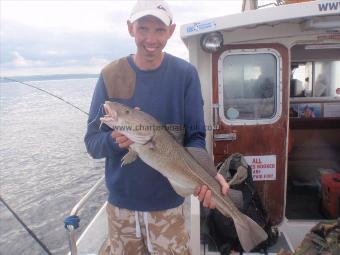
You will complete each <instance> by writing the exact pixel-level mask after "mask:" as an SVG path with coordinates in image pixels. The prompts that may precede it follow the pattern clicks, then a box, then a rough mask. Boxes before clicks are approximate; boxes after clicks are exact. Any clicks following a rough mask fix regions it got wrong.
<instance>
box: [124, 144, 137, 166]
mask: <svg viewBox="0 0 340 255" xmlns="http://www.w3.org/2000/svg"><path fill="white" fill-rule="evenodd" d="M137 157H138V153H137V152H136V151H134V150H132V149H131V148H129V151H128V153H126V154H125V155H124V157H123V158H122V159H121V161H122V164H121V166H125V165H128V164H130V163H132V162H133V161H135V160H136V159H137Z"/></svg>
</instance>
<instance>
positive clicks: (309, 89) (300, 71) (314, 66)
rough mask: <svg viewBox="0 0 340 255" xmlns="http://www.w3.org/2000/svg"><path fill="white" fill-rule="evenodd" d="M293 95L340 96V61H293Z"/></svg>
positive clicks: (291, 90) (291, 84)
mask: <svg viewBox="0 0 340 255" xmlns="http://www.w3.org/2000/svg"><path fill="white" fill-rule="evenodd" d="M291 70H292V71H291V72H292V77H291V81H290V96H291V97H337V96H338V97H339V96H340V91H339V90H340V86H339V84H340V61H315V62H313V61H311V62H304V63H293V64H292V66H291Z"/></svg>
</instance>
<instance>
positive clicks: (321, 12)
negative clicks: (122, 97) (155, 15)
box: [181, 0, 340, 41]
mask: <svg viewBox="0 0 340 255" xmlns="http://www.w3.org/2000/svg"><path fill="white" fill-rule="evenodd" d="M331 15H334V17H335V22H336V26H337V27H339V28H340V2H339V1H338V0H321V1H311V2H303V3H297V4H287V5H280V6H276V7H271V8H262V9H257V10H249V11H245V12H242V13H238V14H232V15H226V16H222V17H216V18H211V19H205V20H202V21H198V22H193V23H189V24H184V25H182V26H181V37H182V39H183V40H184V41H186V39H187V38H189V37H192V36H196V35H199V34H204V33H207V32H212V31H220V30H224V31H228V30H234V29H237V28H252V27H256V26H259V25H262V24H266V25H276V24H279V23H283V22H294V23H302V22H304V21H305V20H307V19H310V18H311V17H322V16H331ZM333 22H334V21H333Z"/></svg>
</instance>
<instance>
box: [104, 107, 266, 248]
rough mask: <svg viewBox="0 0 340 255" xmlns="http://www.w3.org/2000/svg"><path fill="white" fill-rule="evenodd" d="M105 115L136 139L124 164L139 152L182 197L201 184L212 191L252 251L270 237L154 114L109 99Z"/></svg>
mask: <svg viewBox="0 0 340 255" xmlns="http://www.w3.org/2000/svg"><path fill="white" fill-rule="evenodd" d="M104 109H105V112H106V115H105V116H104V117H102V118H101V122H102V123H104V124H106V125H108V126H109V127H110V128H112V129H114V130H116V131H118V132H120V133H122V134H124V135H125V136H126V137H128V138H129V139H130V140H131V141H133V142H134V143H133V144H131V145H130V148H129V152H128V153H127V154H126V155H125V156H124V157H123V159H122V164H123V165H124V164H129V163H131V162H133V161H134V160H135V159H136V158H137V155H138V156H139V158H140V159H141V160H143V161H144V162H145V163H146V164H148V165H149V166H151V167H152V168H154V169H155V170H157V171H158V172H160V173H161V174H162V175H164V176H165V177H166V178H168V180H169V182H170V183H171V185H172V187H173V188H174V190H175V191H176V192H177V193H178V194H179V195H180V196H183V197H186V196H189V195H191V194H193V193H194V192H195V190H196V188H197V187H198V186H200V185H206V186H208V188H209V189H210V190H211V191H212V194H213V199H214V201H215V203H216V208H217V209H218V210H219V211H220V212H221V213H222V214H223V215H225V216H227V217H231V218H232V219H233V221H234V224H235V228H236V232H237V235H238V238H239V240H240V243H241V245H242V248H243V249H244V250H245V251H246V252H249V251H251V250H252V249H253V248H254V247H256V246H257V245H258V244H259V243H261V242H262V241H264V240H266V239H267V234H266V232H265V231H264V230H263V229H262V228H261V227H260V226H259V225H258V224H257V223H256V222H255V221H253V220H252V219H251V218H249V217H248V216H246V215H244V214H243V213H241V212H240V211H239V210H238V209H237V207H236V206H235V204H234V203H233V202H232V201H231V199H230V197H229V196H228V195H226V196H224V195H223V194H222V193H221V186H220V184H219V183H218V181H217V180H215V179H214V178H213V177H212V176H210V175H209V174H208V173H207V171H206V170H205V169H204V167H202V165H201V164H200V163H198V161H197V160H195V158H194V157H193V156H192V155H191V154H190V153H189V152H188V151H187V150H186V149H185V148H184V147H183V146H182V145H181V144H179V143H178V142H177V141H176V139H175V138H174V136H173V135H172V134H170V133H169V132H168V131H167V130H166V128H164V127H163V126H162V125H161V124H160V123H159V122H158V121H157V120H156V119H155V118H153V117H152V116H151V115H149V114H147V113H145V112H142V111H140V110H138V109H132V108H130V107H128V106H126V105H122V104H120V103H116V102H110V101H106V102H105V104H104Z"/></svg>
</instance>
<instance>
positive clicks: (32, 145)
mask: <svg viewBox="0 0 340 255" xmlns="http://www.w3.org/2000/svg"><path fill="white" fill-rule="evenodd" d="M28 83H31V84H33V85H35V86H38V87H41V88H43V89H45V90H47V91H49V92H51V93H54V94H56V95H58V96H60V97H62V98H64V99H66V100H67V101H70V102H72V103H73V104H75V105H77V106H78V107H80V108H81V109H83V110H85V111H86V112H88V110H89V105H90V101H91V97H92V92H93V88H94V86H95V83H96V79H73V80H58V81H35V82H28ZM0 95H1V97H0V144H1V146H0V166H1V170H0V193H1V196H2V198H3V199H4V200H5V201H6V202H7V203H8V204H9V205H10V206H11V207H12V209H13V210H14V211H15V212H16V213H17V214H18V215H19V217H20V218H21V219H22V220H23V221H24V222H25V223H26V224H27V225H28V226H29V228H30V229H31V230H33V232H34V233H35V234H36V235H37V236H38V237H39V238H40V239H41V240H42V242H43V243H45V244H46V246H47V247H48V249H50V251H51V252H52V253H53V254H58V255H59V254H66V253H67V251H68V242H67V235H66V232H65V230H64V226H63V219H64V217H65V216H67V215H68V214H69V212H70V210H71V209H72V207H73V206H74V205H75V204H76V203H77V202H78V201H79V199H80V198H81V197H82V196H83V195H84V194H85V193H86V192H87V191H88V190H89V189H90V188H91V187H92V186H93V185H94V183H96V181H97V180H98V179H99V178H100V177H101V176H102V175H103V173H104V171H103V161H102V160H93V159H91V158H90V157H89V156H88V154H87V153H86V149H85V145H84V143H83V137H84V133H85V130H86V121H87V115H85V114H84V113H82V112H80V111H79V110H77V109H74V108H72V107H71V106H69V105H67V104H65V103H64V102H62V101H60V100H58V99H56V98H54V97H52V96H50V95H47V94H45V93H43V92H40V91H37V90H35V89H32V88H30V87H27V86H24V85H22V84H19V83H0ZM105 199H106V192H105V187H102V188H101V189H100V192H98V194H96V195H95V196H94V197H93V199H91V201H90V203H89V204H88V205H87V206H86V208H85V209H84V210H83V211H82V212H81V222H80V224H81V228H80V231H81V230H82V229H83V228H84V227H85V226H86V224H87V223H88V221H89V219H90V218H91V217H92V216H93V215H94V214H95V213H96V211H97V210H98V209H99V207H100V206H101V204H102V203H103V202H104V200H105ZM0 254H1V255H13V254H20V255H25V254H27V255H32V254H34V255H35V254H37V255H40V254H46V253H45V252H44V250H43V249H42V248H41V247H40V246H39V245H38V244H37V243H36V241H35V240H34V239H33V238H32V237H31V236H30V235H29V234H28V233H27V232H26V230H25V229H24V228H23V227H22V226H21V225H20V224H19V223H18V222H17V221H16V219H15V218H14V217H13V216H12V214H11V213H10V212H9V211H8V210H7V208H6V207H5V206H4V205H3V204H2V203H1V202H0Z"/></svg>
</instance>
